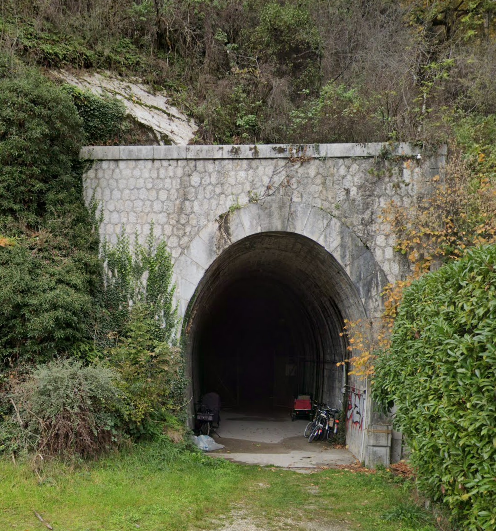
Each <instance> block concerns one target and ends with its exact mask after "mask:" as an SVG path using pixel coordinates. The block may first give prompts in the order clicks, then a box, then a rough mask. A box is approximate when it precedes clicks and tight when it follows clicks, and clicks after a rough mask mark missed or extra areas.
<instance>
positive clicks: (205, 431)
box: [200, 422, 211, 435]
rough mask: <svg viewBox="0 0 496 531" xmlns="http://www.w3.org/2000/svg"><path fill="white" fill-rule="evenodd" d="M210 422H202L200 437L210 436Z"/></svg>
mask: <svg viewBox="0 0 496 531" xmlns="http://www.w3.org/2000/svg"><path fill="white" fill-rule="evenodd" d="M210 427H211V423H210V422H202V425H201V426H200V433H201V434H202V435H210Z"/></svg>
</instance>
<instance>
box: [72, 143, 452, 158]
mask: <svg viewBox="0 0 496 531" xmlns="http://www.w3.org/2000/svg"><path fill="white" fill-rule="evenodd" d="M421 153H422V149H421V148H419V147H417V146H414V145H413V144H409V143H405V142H398V143H390V142H375V143H370V144H261V145H236V146H235V145H223V146H219V145H203V146H202V145H191V146H190V145H188V146H85V147H83V148H82V149H81V152H80V157H81V158H82V159H86V160H88V159H89V160H173V159H183V160H184V159H192V160H199V159H204V160H205V159H209V160H210V159H289V160H291V161H294V162H303V161H306V160H310V159H326V158H349V157H381V156H382V157H384V158H385V159H387V158H390V157H417V156H419V155H420V154H421ZM437 154H438V155H441V156H442V155H446V147H445V146H443V147H441V148H440V149H439V150H438V152H437Z"/></svg>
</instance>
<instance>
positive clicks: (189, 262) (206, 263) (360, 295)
mask: <svg viewBox="0 0 496 531" xmlns="http://www.w3.org/2000/svg"><path fill="white" fill-rule="evenodd" d="M263 232H288V233H295V234H299V235H301V236H305V237H307V238H309V239H310V240H312V241H313V242H315V243H316V244H318V245H320V246H322V247H323V248H324V249H325V250H326V251H327V252H328V253H330V254H331V255H332V256H333V258H334V259H335V260H336V261H337V263H338V264H339V265H340V266H341V268H342V270H343V271H344V272H346V274H347V276H348V277H349V280H350V282H351V285H350V286H349V287H348V289H349V290H355V293H356V296H355V297H352V296H350V297H348V299H349V303H350V304H352V306H351V307H350V306H348V309H347V310H346V313H347V315H345V318H349V319H354V318H362V317H364V316H367V317H368V318H369V319H373V318H375V317H377V316H379V315H380V311H381V303H380V294H381V293H382V291H383V289H384V287H385V286H386V284H387V282H388V280H387V277H386V275H385V274H384V272H383V271H382V269H381V267H380V266H379V264H378V263H377V261H376V260H375V258H374V256H373V254H372V253H371V252H370V250H369V249H368V248H367V247H366V246H365V245H364V244H363V243H362V242H361V241H360V239H359V238H358V237H357V236H356V235H355V234H354V233H353V232H352V231H351V230H350V229H349V228H348V227H347V226H346V225H345V224H344V223H342V222H341V221H340V220H339V219H337V218H336V217H334V216H332V215H331V214H329V213H328V212H326V211H324V210H322V209H321V208H318V207H315V206H312V205H309V204H306V203H295V202H291V201H290V200H288V199H286V198H281V197H270V198H267V199H264V200H263V201H262V202H260V203H251V204H248V205H246V206H244V207H239V208H235V209H232V210H231V211H230V212H228V213H226V214H225V215H224V216H223V217H221V218H219V219H217V220H216V221H213V222H210V223H208V224H207V225H206V226H205V227H203V229H202V230H200V232H199V233H198V234H197V235H196V237H195V238H193V240H192V241H191V243H190V244H189V246H188V247H187V248H186V250H185V251H184V252H183V253H182V254H181V256H180V257H179V258H178V259H177V260H176V262H175V266H174V267H175V269H174V272H175V278H176V284H177V288H178V293H177V295H178V303H179V310H180V314H181V315H182V316H184V317H187V314H188V309H189V310H191V305H190V301H192V300H193V299H194V296H195V293H196V291H197V289H198V287H199V286H200V283H201V280H202V279H203V277H204V275H205V272H206V271H207V270H208V268H209V267H210V266H211V265H212V264H213V262H214V261H215V260H216V259H217V258H218V257H219V255H220V254H221V253H222V251H224V250H225V249H227V248H228V247H229V246H230V245H233V244H234V243H236V242H238V241H239V240H241V239H243V238H246V237H248V236H252V235H255V234H260V233H263ZM358 301H360V303H361V305H363V308H361V309H360V308H359V302H358Z"/></svg>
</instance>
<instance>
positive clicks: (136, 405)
mask: <svg viewBox="0 0 496 531" xmlns="http://www.w3.org/2000/svg"><path fill="white" fill-rule="evenodd" d="M161 336H162V331H161V329H160V323H159V322H158V321H157V320H156V319H154V318H153V317H150V312H149V309H148V308H147V307H146V306H145V305H142V304H138V305H137V306H134V307H133V308H132V310H131V316H130V319H129V321H128V323H127V326H126V329H125V331H124V333H123V336H122V337H120V338H119V340H118V341H117V344H116V346H115V347H113V348H111V349H108V350H107V356H108V361H109V363H110V364H111V365H112V366H113V367H115V368H116V369H117V370H118V371H119V374H120V375H121V377H122V380H121V383H120V389H121V390H122V392H123V394H124V395H125V396H126V412H125V413H126V414H125V420H126V429H127V431H128V432H129V433H130V435H131V436H133V438H140V437H144V436H148V437H150V436H151V437H153V436H157V435H160V434H163V431H164V425H165V424H166V423H168V421H169V420H170V418H169V417H171V416H172V415H177V414H179V413H180V412H181V409H182V402H183V399H184V388H185V379H184V367H183V357H182V354H181V350H180V349H179V348H178V347H172V346H170V345H168V344H167V343H166V342H165V341H163V340H161V339H158V338H160V337H161Z"/></svg>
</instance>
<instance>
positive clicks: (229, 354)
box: [178, 200, 386, 407]
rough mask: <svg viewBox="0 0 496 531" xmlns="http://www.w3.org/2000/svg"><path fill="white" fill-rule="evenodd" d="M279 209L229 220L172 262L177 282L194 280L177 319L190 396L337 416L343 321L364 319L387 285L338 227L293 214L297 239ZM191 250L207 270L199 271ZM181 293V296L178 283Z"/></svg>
mask: <svg viewBox="0 0 496 531" xmlns="http://www.w3.org/2000/svg"><path fill="white" fill-rule="evenodd" d="M268 206H269V207H272V208H267V207H268ZM278 206H279V207H280V204H279V205H278V201H277V200H276V201H273V202H272V205H267V204H265V205H258V204H257V205H249V206H248V207H245V208H243V209H240V210H237V211H234V212H230V213H229V214H228V215H226V216H225V217H223V218H221V219H219V220H217V224H216V226H213V227H209V228H206V229H205V230H204V231H202V233H200V235H199V237H198V238H200V240H201V242H198V241H197V242H196V244H195V245H192V247H194V248H196V251H195V250H194V249H190V250H189V252H187V253H186V254H185V256H184V257H182V259H180V260H179V261H178V266H179V267H178V269H179V272H181V271H183V272H186V275H184V276H186V277H187V279H184V278H183V280H186V282H188V283H190V284H192V285H195V284H193V283H194V282H195V278H194V277H195V276H196V278H197V283H196V286H195V289H194V292H193V293H192V296H191V297H190V299H189V300H188V308H187V310H186V307H185V306H184V302H185V301H184V300H183V309H182V310H183V312H184V313H186V316H187V317H186V320H185V332H186V335H187V345H188V348H187V365H188V371H189V375H190V377H191V382H192V386H193V389H192V394H193V395H194V396H195V398H196V399H197V398H198V397H199V396H200V395H201V394H202V393H204V392H208V391H211V390H216V391H217V392H219V394H220V395H221V396H222V397H223V399H224V402H225V403H228V404H229V403H230V404H243V403H255V402H257V401H265V403H267V401H269V402H271V403H272V404H273V405H276V406H288V405H290V404H291V401H292V398H293V397H294V395H295V394H297V393H300V394H301V393H305V394H313V395H314V397H315V398H317V399H322V400H325V401H327V402H329V403H330V404H332V405H334V406H336V407H342V403H341V399H342V390H343V384H344V383H345V379H344V377H345V375H344V368H343V367H338V366H337V365H336V363H337V362H339V361H342V360H343V359H344V358H345V357H346V345H345V339H344V338H343V337H342V336H341V335H340V333H341V332H342V326H343V321H344V319H350V320H357V319H364V318H368V317H371V313H373V311H374V309H375V307H376V305H377V300H375V299H376V298H377V296H378V294H379V293H380V292H381V291H382V289H383V287H384V285H385V283H386V278H385V275H384V274H383V273H382V271H381V270H380V268H379V267H378V265H377V263H376V262H375V260H374V258H373V256H372V254H371V253H370V251H369V250H368V249H367V248H366V247H365V246H364V245H363V244H362V243H361V242H360V240H359V239H358V238H357V237H356V236H355V235H354V234H353V233H352V232H351V231H349V229H347V227H346V226H344V225H343V224H342V223H340V222H339V221H338V220H337V219H336V218H334V217H332V216H330V215H329V214H327V213H325V212H323V211H321V210H320V209H314V208H312V207H307V206H305V205H300V211H301V212H303V214H304V217H305V222H304V224H302V223H301V220H300V231H301V233H303V234H301V233H300V232H297V231H296V230H293V231H289V230H287V229H288V228H293V229H295V228H296V227H295V226H293V227H288V224H287V222H286V223H285V222H284V221H282V218H281V216H279V215H278V213H279V212H280V208H278ZM301 207H302V208H301ZM250 211H251V212H250ZM264 218H265V219H264ZM281 221H282V225H283V226H282V227H281ZM294 223H296V224H297V223H298V219H295V217H293V224H294ZM271 228H272V229H273V230H270V229H271ZM281 228H284V229H286V230H280V229H281ZM264 229H265V230H264ZM278 229H279V230H278ZM198 245H200V247H202V248H203V252H202V258H203V263H204V264H205V263H206V264H207V267H202V266H200V265H199V264H198V262H201V260H199V256H198ZM329 248H332V250H333V252H330V250H329ZM195 252H196V258H197V260H198V262H196V261H193V260H192V258H191V256H193V255H195ZM208 252H210V255H208ZM188 255H189V256H188ZM192 262H194V264H193V263H192ZM209 262H210V264H209V265H208V263H209ZM192 268H193V269H194V271H192ZM191 280H193V283H191ZM178 284H179V287H180V288H181V287H182V288H183V290H182V291H181V292H182V293H183V292H184V282H182V283H181V277H180V278H179V282H178ZM189 287H190V289H191V286H189Z"/></svg>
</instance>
